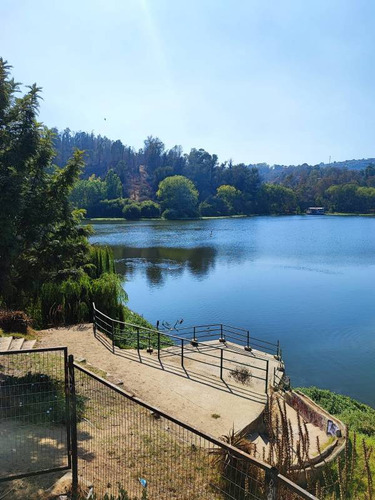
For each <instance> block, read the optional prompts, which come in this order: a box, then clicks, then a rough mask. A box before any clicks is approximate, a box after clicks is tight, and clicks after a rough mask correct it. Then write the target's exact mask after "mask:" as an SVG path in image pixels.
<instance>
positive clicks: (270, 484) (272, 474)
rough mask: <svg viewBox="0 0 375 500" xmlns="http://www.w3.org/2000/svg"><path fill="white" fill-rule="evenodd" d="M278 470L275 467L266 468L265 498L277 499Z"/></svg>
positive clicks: (268, 499)
mask: <svg viewBox="0 0 375 500" xmlns="http://www.w3.org/2000/svg"><path fill="white" fill-rule="evenodd" d="M277 489H278V471H277V469H276V467H271V468H270V469H266V494H267V500H277V498H278V496H277Z"/></svg>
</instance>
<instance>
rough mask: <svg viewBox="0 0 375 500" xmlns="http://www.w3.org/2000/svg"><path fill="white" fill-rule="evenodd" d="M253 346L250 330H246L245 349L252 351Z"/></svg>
mask: <svg viewBox="0 0 375 500" xmlns="http://www.w3.org/2000/svg"><path fill="white" fill-rule="evenodd" d="M251 350H252V349H251V347H250V332H249V330H247V332H246V346H245V351H249V352H251Z"/></svg>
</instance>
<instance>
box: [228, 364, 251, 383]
mask: <svg viewBox="0 0 375 500" xmlns="http://www.w3.org/2000/svg"><path fill="white" fill-rule="evenodd" d="M230 376H231V377H232V378H234V380H236V381H237V382H240V383H241V384H244V385H245V384H249V383H250V380H251V377H252V374H251V371H250V370H249V369H248V368H246V367H245V366H242V367H241V368H238V367H236V368H235V369H234V370H231V371H230Z"/></svg>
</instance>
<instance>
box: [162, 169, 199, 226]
mask: <svg viewBox="0 0 375 500" xmlns="http://www.w3.org/2000/svg"><path fill="white" fill-rule="evenodd" d="M157 197H158V198H159V200H160V205H161V208H162V210H163V217H166V218H170V219H178V218H188V217H196V216H197V213H198V212H197V205H198V191H197V190H196V188H195V186H194V184H193V183H192V182H191V180H189V179H187V178H186V177H184V176H183V175H173V176H172V177H167V178H166V179H164V180H163V181H161V183H160V184H159V189H158V192H157Z"/></svg>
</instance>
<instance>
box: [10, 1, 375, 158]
mask: <svg viewBox="0 0 375 500" xmlns="http://www.w3.org/2000/svg"><path fill="white" fill-rule="evenodd" d="M0 19H1V30H0V51H1V52H0V55H1V56H2V57H4V58H5V59H7V60H8V61H9V63H10V64H12V65H13V68H14V69H13V73H14V76H15V78H16V80H18V81H21V82H23V83H27V84H30V83H33V82H37V83H38V84H39V85H40V86H42V87H43V97H44V102H43V104H42V111H41V119H42V120H43V121H44V122H45V123H46V124H47V125H48V126H57V127H58V128H60V129H63V128H65V127H69V128H70V129H71V130H74V131H78V130H83V131H88V132H91V131H93V132H94V133H97V134H99V133H100V134H105V135H106V136H108V137H109V138H111V139H121V141H123V142H124V143H125V144H128V145H131V146H134V147H136V148H139V147H141V146H142V144H143V140H144V139H145V138H146V136H148V135H154V136H158V137H160V138H161V139H162V140H163V141H164V143H165V144H166V146H167V147H168V148H169V147H172V146H173V145H175V144H181V145H182V146H183V148H184V151H189V149H190V148H191V147H198V148H199V147H203V148H205V149H206V150H207V151H209V152H210V153H216V154H218V155H219V159H220V160H222V161H224V160H227V159H229V158H233V161H235V162H245V163H257V162H262V161H265V162H268V163H270V164H273V163H284V164H299V163H303V162H308V163H313V164H314V163H318V162H320V161H325V162H327V161H328V158H329V156H330V155H331V156H332V159H333V160H337V161H339V160H344V159H352V158H367V157H374V156H375V142H374V140H375V135H374V130H375V129H374V124H375V99H374V88H375V87H374V85H375V58H374V55H375V30H374V19H375V2H374V1H373V0H369V1H361V0H352V1H346V0H341V1H331V0H322V1H320V0H311V1H310V0H296V1H287V0H285V1H282V0H275V1H267V0H259V1H255V0H243V1H242V0H74V1H73V0H61V1H60V0H33V1H32V0H1V1H0ZM104 118H106V120H104Z"/></svg>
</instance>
